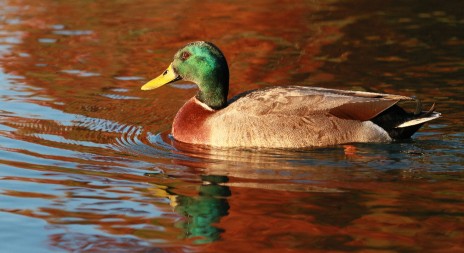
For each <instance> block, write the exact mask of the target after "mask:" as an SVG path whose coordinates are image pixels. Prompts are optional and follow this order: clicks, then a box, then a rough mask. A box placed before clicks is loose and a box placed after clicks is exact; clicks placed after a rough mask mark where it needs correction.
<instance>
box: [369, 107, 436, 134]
mask: <svg viewBox="0 0 464 253" xmlns="http://www.w3.org/2000/svg"><path fill="white" fill-rule="evenodd" d="M434 113H435V103H434V104H433V105H432V107H431V108H430V109H429V110H428V111H422V103H421V102H420V101H419V100H417V106H416V110H415V112H414V113H410V112H406V111H405V110H404V109H403V108H401V107H400V106H398V105H394V106H392V107H390V108H388V109H387V110H385V111H383V112H382V113H380V114H379V115H377V116H376V117H375V118H373V119H371V121H372V122H374V123H375V124H377V125H378V126H380V127H382V128H383V129H384V130H385V131H386V132H387V133H388V134H389V135H390V137H391V138H392V139H408V138H411V136H412V135H413V134H414V133H415V132H417V130H419V129H420V128H421V127H422V125H424V123H425V122H418V123H417V124H412V125H410V126H405V127H398V126H399V125H401V124H403V123H405V122H408V121H411V120H414V119H421V118H427V117H431V116H433V114H434ZM437 117H438V116H437ZM429 120H431V119H429Z"/></svg>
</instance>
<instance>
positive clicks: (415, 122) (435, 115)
mask: <svg viewBox="0 0 464 253" xmlns="http://www.w3.org/2000/svg"><path fill="white" fill-rule="evenodd" d="M440 116H441V113H439V112H434V113H432V114H431V115H430V116H427V117H423V118H417V119H413V120H409V121H406V122H403V123H402V124H400V125H398V126H396V128H403V127H408V126H414V125H418V124H422V123H424V122H427V121H431V120H434V119H436V118H439V117H440Z"/></svg>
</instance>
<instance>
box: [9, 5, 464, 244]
mask: <svg viewBox="0 0 464 253" xmlns="http://www.w3.org/2000/svg"><path fill="white" fill-rule="evenodd" d="M412 2H413V3H411V6H413V7H414V8H411V9H408V8H406V7H405V6H403V7H401V8H400V7H397V5H396V3H389V2H388V3H387V2H385V3H377V4H375V5H373V4H372V3H368V2H367V1H343V2H341V1H329V2H327V1H309V2H307V1H249V2H246V1H239V2H211V1H204V2H200V1H182V2H175V1H141V0H121V1H53V2H51V1H44V0H21V1H19V0H7V1H5V5H7V6H10V7H15V8H16V10H14V9H12V10H10V11H6V12H5V13H4V14H3V13H2V14H3V15H4V17H5V18H4V20H8V21H9V23H8V22H7V23H8V24H6V25H2V31H5V32H6V33H11V34H15V36H16V35H17V37H18V38H17V40H18V41H17V42H14V43H9V44H8V43H6V42H3V40H2V43H6V44H8V46H9V47H10V49H9V51H5V52H2V53H4V55H3V56H2V57H1V58H0V64H1V67H2V69H3V71H4V72H5V73H8V74H10V75H15V76H12V77H9V78H7V79H6V80H7V81H9V82H11V83H9V85H10V86H8V88H7V89H5V90H2V92H3V93H4V94H3V93H2V94H0V98H1V99H2V101H1V102H2V108H0V127H1V128H0V129H1V131H0V138H1V139H0V141H1V144H2V145H0V151H1V152H3V153H1V154H2V155H3V154H5V155H4V156H3V157H2V158H0V165H1V166H2V169H1V170H0V173H2V174H1V175H0V176H1V181H0V188H1V192H0V197H2V198H5V199H6V201H5V202H3V203H4V205H2V206H1V207H0V211H2V212H5V213H10V214H19V215H21V216H24V217H32V218H34V219H37V220H40V221H43V222H44V223H45V224H46V225H43V226H42V227H39V228H36V229H37V231H36V232H35V231H34V232H35V233H36V235H37V234H45V235H46V236H47V238H48V241H47V242H45V243H42V244H41V245H42V246H41V247H44V248H46V249H45V250H47V249H49V247H51V248H59V249H62V250H66V251H89V252H91V251H94V252H100V251H116V252H117V251H127V252H139V251H140V252H147V251H156V252H158V251H159V252H185V251H197V252H248V251H253V252H283V251H292V252H308V251H311V252H342V251H360V252H363V251H369V252H374V251H378V252H395V251H402V252H411V251H416V252H420V251H424V250H432V251H433V250H435V251H437V252H438V251H440V250H442V249H449V250H450V251H456V252H458V251H462V250H464V249H463V248H464V245H463V244H462V242H463V241H464V234H463V233H462V232H461V231H464V227H463V224H464V221H463V215H462V214H463V213H464V210H463V207H462V206H463V205H462V204H463V202H464V199H463V197H462V196H463V195H462V187H463V184H462V180H461V179H462V172H461V171H460V170H459V168H462V165H463V163H462V160H459V159H462V142H460V140H462V123H463V122H462V112H461V110H457V108H458V109H460V108H459V106H461V105H462V103H463V102H462V100H461V99H460V96H462V94H463V90H462V86H460V85H461V84H462V80H460V79H459V78H457V77H456V76H461V75H460V74H461V72H462V69H463V67H462V61H461V62H460V60H459V59H461V58H460V57H461V55H460V51H459V50H457V49H458V48H459V47H461V46H462V39H460V38H457V37H456V36H454V37H456V38H455V39H453V38H448V39H444V40H443V41H445V42H444V43H445V45H447V46H448V48H447V49H450V50H451V52H453V55H446V57H444V56H443V57H441V56H440V57H438V56H437V57H436V58H434V59H436V63H433V62H428V61H425V60H423V57H424V55H427V54H431V52H435V51H437V50H430V48H432V49H433V48H440V47H441V46H442V45H441V44H440V43H438V44H437V45H435V44H433V41H432V42H430V41H427V37H426V35H423V34H422V33H418V32H416V31H417V30H420V31H422V32H423V31H424V29H425V28H427V27H428V25H430V24H432V27H433V28H437V29H431V30H430V31H429V30H427V29H425V30H427V34H428V32H434V31H436V30H443V35H442V36H449V37H453V30H451V29H452V27H453V26H456V27H458V28H459V27H461V28H462V25H461V26H459V25H458V23H457V21H456V22H454V21H453V19H451V18H447V19H444V17H443V15H441V14H440V15H439V13H432V14H429V15H424V13H422V15H420V14H419V15H416V9H420V8H426V7H427V6H426V5H425V4H422V3H420V1H412ZM424 6H425V7H424ZM400 9H401V10H403V9H404V10H403V11H404V13H403V12H402V11H399V10H400ZM456 9H458V8H456ZM425 11H426V10H421V12H425ZM448 11H449V12H452V10H451V9H450V10H448ZM389 15H392V16H389ZM398 15H400V16H401V15H404V16H405V17H403V16H401V17H397V16H398ZM453 15H454V14H453ZM456 15H458V14H456ZM445 16H446V15H445ZM424 18H427V19H433V20H434V19H436V20H438V21H440V20H441V21H440V22H438V21H437V22H438V23H428V22H431V21H424V22H426V23H425V24H426V26H425V28H422V29H419V28H421V27H420V26H419V25H421V24H422V23H420V22H421V20H422V19H424ZM15 20H17V21H15ZM456 20H458V19H456ZM395 22H397V23H395ZM453 22H454V23H453ZM392 23H393V25H392ZM404 23H410V24H408V25H404ZM415 23H417V24H415ZM2 24H3V23H2ZM366 24H367V25H366ZM437 24H442V25H446V28H448V29H439V28H441V26H439V25H437ZM417 26H419V27H417ZM414 27H416V28H414ZM0 36H4V35H3V34H0ZM5 36H7V35H5ZM11 36H13V35H11ZM13 37H14V36H13ZM2 38H3V37H2ZM14 38H16V37H14ZM194 40H210V41H213V42H214V43H216V44H217V45H218V46H220V47H221V49H222V50H223V52H224V53H225V55H226V56H227V59H228V62H229V64H230V70H231V92H230V94H231V96H233V95H236V94H238V93H240V92H242V91H245V90H249V89H254V88H259V87H263V86H270V85H279V84H284V85H286V84H302V85H323V86H326V87H329V88H346V89H351V88H353V89H362V90H375V91H380V92H391V93H400V94H405V95H411V94H412V95H414V93H418V94H422V95H423V96H424V97H427V99H426V102H431V100H432V99H436V100H438V102H440V103H439V105H438V107H439V108H440V111H441V112H444V113H446V114H447V115H448V117H449V118H446V119H443V121H441V123H439V124H438V123H437V124H436V125H433V126H432V127H433V128H426V129H425V131H424V135H422V136H420V137H419V138H418V139H419V140H431V141H430V142H427V141H423V142H420V141H418V142H413V141H411V142H405V143H394V144H392V145H372V146H369V145H367V146H366V145H357V144H353V145H352V146H349V147H346V148H345V149H344V148H343V147H331V148H327V149H322V150H290V151H288V150H287V151H283V150H259V151H258V150H240V151H237V150H232V151H230V150H211V149H208V148H202V147H188V145H187V146H186V147H181V146H182V145H180V146H179V145H176V143H175V142H173V141H172V140H171V139H169V137H167V133H168V132H169V129H170V125H171V122H172V119H173V117H174V115H175V113H176V112H177V110H178V109H179V108H180V107H181V105H182V104H183V103H184V102H185V101H186V100H187V99H188V98H190V97H191V96H193V94H194V93H195V90H194V89H191V88H190V87H189V86H187V85H184V84H179V85H177V86H176V85H173V86H166V87H163V88H161V89H158V90H156V91H153V92H141V91H140V90H139V88H140V86H141V84H142V83H143V82H144V81H145V80H147V79H149V78H151V77H154V76H156V75H158V74H159V73H160V72H161V71H162V70H164V69H165V67H166V66H167V65H168V64H169V62H170V60H171V59H172V55H173V54H174V52H175V51H176V50H177V49H178V48H179V47H180V46H182V45H184V44H186V43H188V42H190V41H194ZM437 52H438V51H437ZM432 56H434V55H430V57H432ZM415 59H418V61H417V62H416V61H414V60H415ZM443 59H448V61H446V62H440V61H441V60H442V61H444V60H443ZM456 62H458V63H459V64H456ZM417 78H418V79H419V80H420V81H417ZM437 80H439V81H443V82H444V83H446V85H448V86H445V85H444V86H443V87H440V88H436V87H435V84H434V83H433V82H435V81H437ZM413 81H415V82H413ZM409 82H413V83H412V84H409ZM2 85H6V82H5V84H4V83H2ZM0 87H2V88H3V86H0ZM15 92H16V93H15ZM10 93H12V94H13V95H11V94H10ZM434 97H435V98H434ZM446 124H448V125H446ZM443 125H446V128H445V127H443ZM158 133H161V134H158ZM460 134H461V135H460ZM441 136H444V137H441ZM459 138H461V139H459ZM459 145H461V146H459ZM458 167H459V168H458ZM441 169H443V170H444V172H443V173H439V172H437V171H440V170H441ZM145 173H148V174H145ZM8 201H11V203H14V205H10V204H9V203H10V202H8ZM21 221H22V220H21ZM23 222H24V223H25V222H26V221H23ZM22 232H24V231H21V230H19V231H18V233H22ZM1 236H2V233H0V238H1ZM23 240H27V238H24V239H23ZM43 244H47V245H48V246H49V247H45V246H43Z"/></svg>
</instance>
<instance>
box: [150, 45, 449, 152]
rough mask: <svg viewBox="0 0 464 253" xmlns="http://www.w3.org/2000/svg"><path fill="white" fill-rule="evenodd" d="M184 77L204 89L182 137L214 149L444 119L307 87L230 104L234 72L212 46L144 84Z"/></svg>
mask: <svg viewBox="0 0 464 253" xmlns="http://www.w3.org/2000/svg"><path fill="white" fill-rule="evenodd" d="M177 80H185V81H191V82H193V83H195V84H197V85H198V88H199V91H198V93H197V94H196V96H194V97H193V98H191V99H190V100H188V101H187V102H186V103H185V104H184V105H183V106H182V108H180V110H179V112H178V113H177V115H176V117H175V118H174V122H173V125H172V135H173V137H174V139H175V140H177V141H180V142H184V143H190V144H201V145H208V146H214V147H262V148H303V147H320V146H329V145H336V144H346V143H355V142H389V141H392V140H395V139H405V138H410V137H411V135H412V134H414V133H415V132H416V131H417V130H418V129H419V128H420V127H421V126H422V125H423V124H424V123H425V122H427V121H430V120H433V119H435V118H438V117H439V116H440V113H438V112H435V111H434V106H432V108H431V109H430V110H428V111H422V110H421V106H420V102H418V109H416V112H414V113H412V112H406V111H405V110H404V109H403V108H401V107H400V106H399V105H397V103H398V102H401V101H409V100H412V101H414V99H413V98H411V97H407V96H400V95H392V94H381V93H372V92H361V91H346V90H337V89H325V88H316V87H302V86H281V87H270V88H263V89H257V90H252V91H247V92H244V93H242V94H240V95H237V96H235V97H234V98H232V99H231V100H229V101H227V93H228V90H229V68H228V66H227V61H226V58H225V57H224V55H223V53H222V52H221V50H219V48H218V47H216V46H215V45H214V44H212V43H210V42H205V41H198V42H192V43H189V44H187V45H186V46H184V47H183V48H181V49H180V50H179V51H178V52H177V53H176V54H175V55H174V60H173V61H172V63H171V64H170V65H169V67H168V68H167V69H166V70H165V71H164V72H163V73H162V74H161V75H160V76H158V77H156V78H155V79H153V80H151V81H149V82H148V83H146V84H145V85H143V86H142V87H141V89H142V90H151V89H155V88H158V87H160V86H162V85H165V84H168V83H171V82H175V81H177Z"/></svg>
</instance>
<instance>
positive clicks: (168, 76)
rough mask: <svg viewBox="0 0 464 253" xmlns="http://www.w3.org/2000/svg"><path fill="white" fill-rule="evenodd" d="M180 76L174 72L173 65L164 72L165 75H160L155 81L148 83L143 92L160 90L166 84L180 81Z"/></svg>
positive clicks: (143, 87)
mask: <svg viewBox="0 0 464 253" xmlns="http://www.w3.org/2000/svg"><path fill="white" fill-rule="evenodd" d="M180 79H181V78H180V76H179V75H177V74H176V73H175V72H174V70H173V69H172V63H171V64H169V67H168V68H167V69H166V70H165V71H164V72H163V74H161V75H159V76H158V77H156V78H155V79H153V80H151V81H149V82H148V83H146V84H144V85H143V86H142V88H140V89H142V90H153V89H156V88H159V87H161V86H163V85H165V84H168V83H172V82H175V81H177V80H180Z"/></svg>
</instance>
